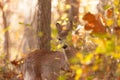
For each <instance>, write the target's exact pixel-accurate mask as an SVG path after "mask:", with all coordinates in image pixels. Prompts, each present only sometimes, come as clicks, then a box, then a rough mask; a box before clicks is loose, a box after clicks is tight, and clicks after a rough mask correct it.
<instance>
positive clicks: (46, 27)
mask: <svg viewBox="0 0 120 80" xmlns="http://www.w3.org/2000/svg"><path fill="white" fill-rule="evenodd" d="M50 23H51V0H38V13H37V47H38V49H46V50H50V40H51V29H50Z"/></svg>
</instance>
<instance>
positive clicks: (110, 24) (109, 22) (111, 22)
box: [106, 19, 114, 26]
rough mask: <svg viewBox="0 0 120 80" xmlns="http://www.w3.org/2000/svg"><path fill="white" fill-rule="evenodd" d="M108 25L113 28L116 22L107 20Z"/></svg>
mask: <svg viewBox="0 0 120 80" xmlns="http://www.w3.org/2000/svg"><path fill="white" fill-rule="evenodd" d="M106 23H107V26H112V25H113V23H114V21H113V20H112V19H107V20H106Z"/></svg>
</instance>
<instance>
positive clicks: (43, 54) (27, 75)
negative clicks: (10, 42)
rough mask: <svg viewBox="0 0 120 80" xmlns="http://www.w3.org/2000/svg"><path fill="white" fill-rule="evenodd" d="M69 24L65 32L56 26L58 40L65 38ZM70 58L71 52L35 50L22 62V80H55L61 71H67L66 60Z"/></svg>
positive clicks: (58, 25)
mask: <svg viewBox="0 0 120 80" xmlns="http://www.w3.org/2000/svg"><path fill="white" fill-rule="evenodd" d="M71 24H72V23H69V24H68V25H67V26H66V30H62V28H61V26H60V24H58V23H57V24H56V26H57V28H59V29H58V35H59V37H60V38H59V39H63V38H65V36H67V34H68V32H69V31H70V27H71V26H70V25H71ZM64 48H65V45H64ZM66 50H67V48H66ZM66 53H67V54H66ZM72 56H73V52H71V51H69V50H68V52H65V54H64V53H63V52H59V51H46V50H45V49H41V50H35V51H33V52H31V53H29V54H28V55H27V57H26V58H25V60H24V66H23V71H24V72H23V76H24V80H57V78H58V77H59V76H60V75H62V73H61V70H69V67H68V64H67V63H68V62H67V59H68V58H70V57H72ZM69 80H73V79H69Z"/></svg>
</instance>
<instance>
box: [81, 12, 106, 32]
mask: <svg viewBox="0 0 120 80" xmlns="http://www.w3.org/2000/svg"><path fill="white" fill-rule="evenodd" d="M83 20H85V21H87V22H88V23H87V24H85V27H84V28H85V30H92V33H93V34H96V33H102V34H103V33H106V28H105V24H104V23H103V21H104V19H103V17H102V15H101V14H96V15H95V14H92V13H90V12H88V13H86V14H85V15H84V16H83Z"/></svg>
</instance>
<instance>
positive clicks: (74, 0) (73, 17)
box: [69, 0, 79, 23]
mask: <svg viewBox="0 0 120 80" xmlns="http://www.w3.org/2000/svg"><path fill="white" fill-rule="evenodd" d="M70 4H71V9H70V12H69V20H70V21H73V22H75V23H78V22H79V1H78V0H70Z"/></svg>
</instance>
